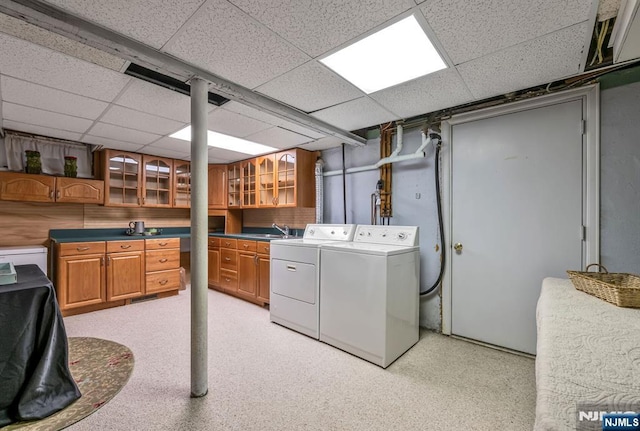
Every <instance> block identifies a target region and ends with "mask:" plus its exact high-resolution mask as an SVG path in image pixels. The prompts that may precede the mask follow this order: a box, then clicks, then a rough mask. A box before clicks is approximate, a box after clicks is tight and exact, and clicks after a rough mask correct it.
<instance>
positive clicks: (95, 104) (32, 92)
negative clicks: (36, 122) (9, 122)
mask: <svg viewBox="0 0 640 431" xmlns="http://www.w3.org/2000/svg"><path fill="white" fill-rule="evenodd" d="M0 86H1V94H2V100H4V101H6V102H12V103H17V104H19V105H25V106H31V107H33V108H40V109H44V110H46V111H54V112H58V113H61V114H67V115H71V116H74V117H82V118H88V119H91V120H95V119H96V118H98V117H99V116H100V114H102V113H103V112H104V110H105V109H106V108H107V106H109V105H108V104H107V103H106V102H102V101H99V100H94V99H89V98H87V97H82V96H78V95H76V94H71V93H67V92H65V91H60V90H56V89H53V88H48V87H43V86H42V85H37V84H33V83H31V82H27V81H21V80H19V79H14V78H11V77H8V76H2V78H1V79H0Z"/></svg>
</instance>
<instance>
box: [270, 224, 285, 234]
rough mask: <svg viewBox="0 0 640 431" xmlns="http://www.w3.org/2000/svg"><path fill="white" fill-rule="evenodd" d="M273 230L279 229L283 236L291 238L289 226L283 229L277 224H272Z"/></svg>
mask: <svg viewBox="0 0 640 431" xmlns="http://www.w3.org/2000/svg"><path fill="white" fill-rule="evenodd" d="M271 227H272V228H275V229H278V230H279V231H280V232H282V234H283V235H284V236H289V226H287V225H286V224H285V225H283V226H282V227H280V226H278V225H277V224H275V223H274V224H272V225H271Z"/></svg>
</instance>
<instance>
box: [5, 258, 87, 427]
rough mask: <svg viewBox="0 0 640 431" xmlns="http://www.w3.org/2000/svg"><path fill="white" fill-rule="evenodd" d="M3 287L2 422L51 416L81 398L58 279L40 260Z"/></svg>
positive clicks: (21, 269) (20, 269) (20, 270)
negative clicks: (72, 368)
mask: <svg viewBox="0 0 640 431" xmlns="http://www.w3.org/2000/svg"><path fill="white" fill-rule="evenodd" d="M15 268H16V273H17V275H18V282H17V283H15V284H8V285H2V286H0V426H4V425H7V424H9V423H12V422H16V421H22V420H35V419H42V418H44V417H47V416H49V415H51V414H53V413H55V412H57V411H58V410H62V409H63V408H65V407H67V406H68V405H69V404H71V403H73V402H74V401H75V400H77V399H78V398H80V391H79V390H78V387H77V386H76V384H75V382H74V381H73V378H72V377H71V373H70V372H69V365H68V362H69V361H68V359H69V358H68V345H67V334H66V332H65V330H64V323H63V321H62V315H61V314H60V309H59V308H58V302H57V301H56V295H55V290H54V288H53V284H52V283H51V281H49V279H48V278H47V277H46V275H45V274H43V273H42V271H41V270H40V268H38V266H37V265H18V266H16V267H15Z"/></svg>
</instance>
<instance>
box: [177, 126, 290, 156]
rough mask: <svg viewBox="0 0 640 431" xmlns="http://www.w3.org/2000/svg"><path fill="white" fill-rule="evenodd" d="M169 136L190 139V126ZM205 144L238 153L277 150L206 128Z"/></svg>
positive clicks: (260, 152)
mask: <svg viewBox="0 0 640 431" xmlns="http://www.w3.org/2000/svg"><path fill="white" fill-rule="evenodd" d="M169 137H171V138H176V139H182V140H183V141H191V126H187V127H185V128H184V129H182V130H178V131H177V132H176V133H174V134H172V135H169ZM207 145H209V146H210V147H216V148H224V149H225V150H230V151H235V152H238V153H244V154H251V155H252V156H255V155H257V154H264V153H270V152H273V151H277V150H278V149H277V148H273V147H269V146H267V145H262V144H258V143H256V142H251V141H247V140H246V139H241V138H236V137H234V136H229V135H223V134H222V133H218V132H212V131H211V130H207Z"/></svg>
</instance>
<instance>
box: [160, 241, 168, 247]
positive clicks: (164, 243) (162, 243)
mask: <svg viewBox="0 0 640 431" xmlns="http://www.w3.org/2000/svg"><path fill="white" fill-rule="evenodd" d="M167 244H169V243H168V242H161V243H160V247H164V246H165V245H167Z"/></svg>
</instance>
